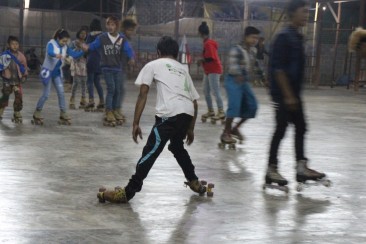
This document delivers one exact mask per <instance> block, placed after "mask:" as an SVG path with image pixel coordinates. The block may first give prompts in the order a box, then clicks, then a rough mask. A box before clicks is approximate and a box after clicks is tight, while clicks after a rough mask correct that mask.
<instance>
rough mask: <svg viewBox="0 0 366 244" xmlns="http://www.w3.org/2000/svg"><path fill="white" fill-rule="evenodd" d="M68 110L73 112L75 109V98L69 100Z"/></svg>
mask: <svg viewBox="0 0 366 244" xmlns="http://www.w3.org/2000/svg"><path fill="white" fill-rule="evenodd" d="M69 109H73V110H74V109H76V107H75V98H74V97H71V98H70V104H69Z"/></svg>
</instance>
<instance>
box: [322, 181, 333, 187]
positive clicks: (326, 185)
mask: <svg viewBox="0 0 366 244" xmlns="http://www.w3.org/2000/svg"><path fill="white" fill-rule="evenodd" d="M323 185H324V186H325V187H330V186H331V185H332V182H331V181H330V180H325V181H324V182H323Z"/></svg>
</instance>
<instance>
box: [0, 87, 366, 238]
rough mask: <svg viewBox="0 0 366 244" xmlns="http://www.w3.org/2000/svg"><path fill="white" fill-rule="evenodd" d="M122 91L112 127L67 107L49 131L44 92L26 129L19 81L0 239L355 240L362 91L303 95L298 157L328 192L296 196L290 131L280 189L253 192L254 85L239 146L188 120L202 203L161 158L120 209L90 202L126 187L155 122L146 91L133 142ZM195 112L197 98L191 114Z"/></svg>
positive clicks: (34, 94)
mask: <svg viewBox="0 0 366 244" xmlns="http://www.w3.org/2000/svg"><path fill="white" fill-rule="evenodd" d="M196 84H197V85H198V88H199V89H198V90H199V92H200V94H202V89H201V87H200V82H197V83H196ZM127 90H128V92H127V97H126V99H125V108H124V110H125V113H126V115H127V117H128V120H127V123H126V124H125V125H123V126H122V127H116V128H110V127H104V126H103V125H102V114H101V113H86V112H83V111H82V110H74V111H70V114H71V116H72V118H73V120H72V125H71V126H60V125H58V124H57V117H58V114H59V111H58V108H57V99H56V93H55V91H54V89H52V92H51V95H50V99H49V100H48V102H47V104H46V106H45V108H44V116H45V125H44V126H34V125H32V124H31V122H30V121H31V116H32V112H33V110H34V107H35V104H36V101H37V99H38V97H39V95H40V93H41V85H40V83H39V81H36V80H30V81H29V82H28V83H26V84H25V85H24V110H23V117H24V121H23V124H21V125H15V124H13V123H12V122H11V116H12V108H11V107H9V108H8V109H7V110H6V111H5V114H4V119H3V120H2V121H1V122H0V185H1V188H0V196H1V198H0V243H274V242H275V243H281V244H282V243H366V232H365V229H364V223H365V221H366V208H365V206H366V194H365V193H366V189H365V187H366V184H365V182H366V181H365V174H366V162H365V155H366V148H365V141H366V140H365V136H366V119H365V114H366V92H365V90H362V89H361V91H360V92H359V93H358V94H355V93H354V92H352V91H349V90H346V89H344V88H335V89H330V88H320V89H318V90H307V91H306V92H305V95H306V96H305V97H306V111H307V115H308V122H309V133H308V134H307V143H306V151H307V155H308V157H309V158H310V159H311V161H310V164H311V166H312V167H313V168H316V169H317V170H321V171H324V172H326V173H327V174H328V176H329V178H330V179H331V180H332V182H333V187H332V188H326V187H323V186H314V187H310V188H307V189H305V190H304V191H303V192H301V193H298V192H296V189H295V188H296V184H295V181H294V160H293V157H294V155H293V146H292V145H293V130H292V129H290V130H289V131H288V133H287V134H286V138H285V140H284V141H283V143H282V145H281V165H280V171H281V172H282V173H283V175H284V176H285V177H287V178H288V179H289V180H290V184H289V187H290V193H289V194H288V195H286V194H285V193H283V192H280V191H277V190H266V191H263V190H262V187H261V186H262V183H263V178H264V172H265V169H266V159H267V151H268V143H269V140H270V136H271V132H272V130H273V113H272V109H271V107H270V102H269V99H268V96H267V94H266V91H265V89H263V88H256V89H255V93H256V94H257V96H258V100H259V102H260V108H259V111H258V117H257V118H256V119H253V120H250V121H249V122H248V123H247V124H246V125H245V126H244V127H243V128H242V132H243V133H244V134H245V136H246V141H245V142H244V144H243V145H238V150H236V151H232V150H222V149H219V148H218V146H217V143H218V138H219V134H220V133H221V131H222V126H221V125H211V124H209V123H206V124H203V123H201V122H200V121H198V123H197V126H196V130H195V133H196V134H195V135H196V138H195V142H194V143H193V145H191V146H190V147H189V148H188V150H189V153H190V155H191V158H192V160H193V162H194V164H195V165H196V171H197V174H198V176H199V177H200V178H201V179H205V180H207V181H209V182H212V183H215V188H214V194H215V195H214V197H213V198H207V197H200V196H198V195H196V194H194V193H193V192H191V191H190V190H189V189H188V188H185V187H183V182H184V180H185V179H184V177H183V174H182V172H181V170H180V168H179V167H178V164H177V163H176V162H175V159H174V157H173V156H172V155H171V154H170V152H169V151H168V150H165V151H164V152H163V153H162V154H161V156H160V157H159V159H158V160H157V162H156V164H155V165H154V167H153V169H152V170H151V172H150V174H149V176H148V178H147V179H146V181H145V182H144V187H143V189H142V191H141V192H140V193H138V194H137V195H136V196H135V198H134V199H132V200H131V201H130V203H128V204H125V205H113V204H101V203H99V202H98V201H97V198H96V193H97V190H98V188H99V186H101V185H105V186H108V187H114V186H116V185H121V186H124V185H125V184H126V183H127V180H128V179H129V177H130V175H131V174H132V173H133V172H134V168H135V164H136V161H137V160H138V158H139V157H140V155H141V151H142V148H143V146H144V143H145V141H146V137H147V135H148V133H149V132H150V129H151V126H152V123H153V121H154V117H153V116H154V105H155V89H151V93H150V96H149V100H148V103H147V107H146V110H145V113H144V115H143V117H142V121H141V125H142V129H143V135H144V139H143V141H142V142H140V143H139V144H137V145H136V144H135V143H134V142H133V141H132V138H131V122H132V119H133V110H134V104H135V101H136V97H137V92H138V88H137V87H135V86H134V85H133V84H132V81H129V84H128V85H127ZM69 96H70V94H69V93H67V94H66V97H67V99H68V98H69ZM204 104H205V102H204V100H203V97H202V99H201V100H200V102H199V105H200V107H199V113H200V114H202V113H203V112H205V110H206V108H205V105H204Z"/></svg>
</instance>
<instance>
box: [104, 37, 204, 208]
mask: <svg viewBox="0 0 366 244" xmlns="http://www.w3.org/2000/svg"><path fill="white" fill-rule="evenodd" d="M157 52H158V55H159V59H157V60H154V61H152V62H150V63H148V64H146V65H145V67H144V68H143V69H142V70H141V71H140V74H139V75H138V77H137V79H136V81H135V84H136V85H139V86H140V94H139V96H138V99H137V102H136V107H135V116H134V121H133V130H132V137H133V140H134V141H135V143H137V137H140V139H142V133H141V129H140V125H139V124H140V118H141V115H142V112H143V110H144V108H145V104H146V100H147V94H148V92H149V88H150V85H151V84H152V82H153V81H155V84H156V88H157V101H156V116H155V124H154V126H153V128H152V130H151V133H150V135H149V138H148V140H147V143H146V145H145V147H144V149H143V151H142V156H141V158H140V159H139V161H138V162H137V166H136V172H135V174H134V175H132V177H131V179H130V181H129V183H128V184H127V186H126V187H125V188H121V187H116V188H115V190H114V191H113V190H112V191H107V190H106V189H105V188H101V189H99V193H98V198H99V201H100V202H105V201H109V202H114V203H126V202H128V201H129V200H130V199H131V198H133V197H134V195H135V193H136V192H139V191H141V188H142V184H143V180H144V179H145V178H146V177H147V174H148V173H149V171H150V169H151V168H152V166H153V164H154V163H155V161H156V159H157V158H158V156H159V154H160V153H161V152H162V151H163V149H164V146H165V144H166V143H167V142H168V141H169V140H170V145H169V147H168V149H169V151H171V152H172V153H173V155H174V157H175V158H176V160H177V162H178V164H179V166H180V167H181V168H182V170H183V173H184V175H185V177H186V179H187V180H188V182H186V184H187V185H188V186H189V187H190V188H191V189H192V190H193V191H194V192H197V193H200V194H201V193H204V192H206V187H205V186H203V185H202V184H201V183H200V181H199V180H198V177H197V176H196V174H195V171H194V165H193V164H192V161H191V159H190V157H189V154H188V152H187V151H186V150H185V149H184V139H187V140H186V142H187V145H190V144H191V143H192V142H193V140H194V133H193V130H194V125H195V122H196V117H197V101H196V100H197V99H198V98H199V95H198V93H197V91H196V89H195V87H194V85H193V82H192V79H191V77H190V75H189V73H188V71H187V70H186V69H185V67H184V66H183V65H182V64H181V63H179V62H178V61H176V58H177V57H178V52H179V46H178V43H177V42H176V41H175V40H173V39H172V38H171V37H162V38H161V39H160V41H159V42H158V44H157Z"/></svg>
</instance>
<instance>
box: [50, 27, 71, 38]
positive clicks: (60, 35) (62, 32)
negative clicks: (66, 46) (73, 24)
mask: <svg viewBox="0 0 366 244" xmlns="http://www.w3.org/2000/svg"><path fill="white" fill-rule="evenodd" d="M63 38H70V34H69V32H67V30H65V29H63V28H61V29H58V30H57V31H56V32H55V34H54V35H53V39H55V40H57V39H63Z"/></svg>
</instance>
